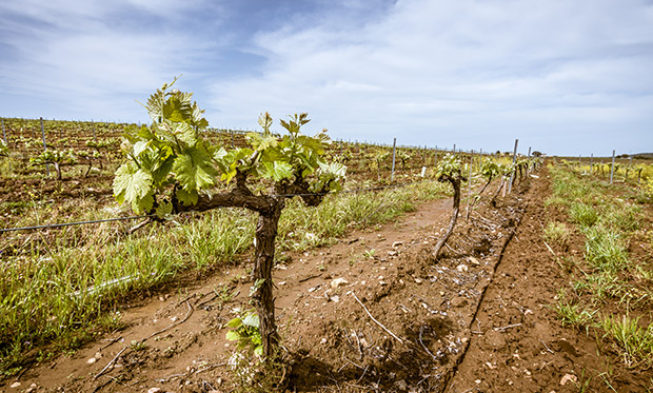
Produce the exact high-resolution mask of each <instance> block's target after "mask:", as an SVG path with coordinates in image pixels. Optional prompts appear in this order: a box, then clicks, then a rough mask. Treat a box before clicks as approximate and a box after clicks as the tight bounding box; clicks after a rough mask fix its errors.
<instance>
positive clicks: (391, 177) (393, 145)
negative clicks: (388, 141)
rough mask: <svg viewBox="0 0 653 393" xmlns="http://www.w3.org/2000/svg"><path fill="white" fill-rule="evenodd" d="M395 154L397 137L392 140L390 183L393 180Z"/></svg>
mask: <svg viewBox="0 0 653 393" xmlns="http://www.w3.org/2000/svg"><path fill="white" fill-rule="evenodd" d="M396 156H397V138H394V141H393V142H392V173H391V174H390V183H393V182H394V181H395V157H396Z"/></svg>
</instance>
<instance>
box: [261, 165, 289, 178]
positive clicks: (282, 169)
mask: <svg viewBox="0 0 653 393" xmlns="http://www.w3.org/2000/svg"><path fill="white" fill-rule="evenodd" d="M261 176H263V177H264V178H266V179H272V180H274V181H276V182H278V181H281V180H283V179H289V178H291V177H292V176H293V166H292V165H290V164H289V163H287V162H284V161H274V162H263V171H262V172H261Z"/></svg>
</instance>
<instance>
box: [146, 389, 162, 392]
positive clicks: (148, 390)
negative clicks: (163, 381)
mask: <svg viewBox="0 0 653 393" xmlns="http://www.w3.org/2000/svg"><path fill="white" fill-rule="evenodd" d="M160 391H161V388H149V389H147V393H159V392H160Z"/></svg>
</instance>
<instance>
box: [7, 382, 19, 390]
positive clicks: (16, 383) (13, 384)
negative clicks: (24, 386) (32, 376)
mask: <svg viewBox="0 0 653 393" xmlns="http://www.w3.org/2000/svg"><path fill="white" fill-rule="evenodd" d="M19 386H20V382H14V383H12V384H11V385H10V386H9V387H10V388H12V389H16V388H17V387H19Z"/></svg>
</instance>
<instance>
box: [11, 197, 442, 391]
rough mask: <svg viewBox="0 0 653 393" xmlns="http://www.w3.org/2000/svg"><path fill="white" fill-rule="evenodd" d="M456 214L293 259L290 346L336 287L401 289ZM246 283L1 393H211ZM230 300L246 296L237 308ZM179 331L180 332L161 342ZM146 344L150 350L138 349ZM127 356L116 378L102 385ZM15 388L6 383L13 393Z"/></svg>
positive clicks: (145, 315) (279, 275) (176, 301)
mask: <svg viewBox="0 0 653 393" xmlns="http://www.w3.org/2000/svg"><path fill="white" fill-rule="evenodd" d="M450 204H451V201H450V200H436V201H432V202H428V203H425V204H423V205H421V206H420V207H419V208H418V210H417V211H416V212H414V213H410V214H407V215H404V216H403V217H401V218H399V219H397V220H396V221H395V222H392V223H388V224H386V225H382V226H377V227H376V228H370V229H367V230H363V231H356V232H354V233H351V234H350V235H349V236H347V237H346V238H344V239H341V240H340V241H339V242H338V243H337V244H335V245H333V246H331V247H328V248H319V249H315V250H312V251H310V252H305V253H301V254H290V255H289V258H288V260H287V261H286V262H285V263H284V264H283V265H280V266H278V269H277V270H276V272H275V283H276V285H277V287H278V291H277V299H276V305H277V308H278V311H277V312H278V314H277V319H278V320H279V322H280V325H281V331H282V334H283V336H284V342H285V343H286V344H287V345H291V343H292V342H293V341H295V340H293V339H292V338H291V337H290V334H291V333H290V332H288V329H289V327H290V326H291V325H293V326H295V325H297V324H298V323H299V322H300V321H304V320H305V318H306V317H307V316H308V317H310V318H314V319H321V318H322V316H323V314H324V313H326V312H327V310H324V309H323V306H322V303H325V302H327V301H329V303H330V304H331V305H333V304H338V303H336V300H337V298H335V297H333V296H332V297H331V298H330V299H328V298H325V297H324V295H323V293H324V290H325V289H327V288H329V287H330V283H331V281H332V280H333V278H335V277H340V278H344V279H345V280H347V281H348V282H349V284H346V285H345V286H347V287H352V286H353V285H360V282H361V280H363V281H364V279H363V277H364V276H365V277H367V276H370V277H371V276H372V275H373V276H374V279H377V281H381V279H378V277H379V275H380V274H386V275H387V276H388V280H390V279H392V278H391V274H389V273H384V272H385V271H386V270H387V269H388V268H392V267H395V268H396V261H397V258H398V257H399V255H401V254H403V253H404V251H405V250H407V249H411V248H414V247H415V245H416V244H418V243H421V242H428V243H429V244H430V243H433V228H434V225H438V226H439V227H443V226H444V225H445V223H446V221H447V219H448V214H449V212H450V207H449V206H450ZM416 235H418V236H416ZM393 245H394V247H393ZM246 277H247V274H246V271H245V270H244V269H243V268H231V269H229V268H227V269H225V270H224V271H222V272H221V273H217V274H215V275H213V276H212V277H211V278H209V279H207V280H206V282H203V283H201V285H196V286H194V287H187V288H181V289H179V291H178V292H173V293H170V294H169V295H162V296H158V297H155V298H150V299H146V300H144V301H143V302H142V303H141V304H139V305H137V306H135V307H133V308H131V309H128V310H126V311H124V312H123V313H122V314H123V315H122V320H123V321H124V323H125V324H126V326H127V327H126V328H125V329H124V330H122V331H120V332H116V333H115V334H112V335H108V336H107V337H103V338H101V339H99V340H97V341H96V342H95V343H92V344H90V345H87V346H85V347H84V348H82V349H81V350H79V351H78V352H77V353H75V354H74V355H72V356H61V357H60V358H59V359H56V360H54V361H52V362H50V363H46V364H43V365H41V366H39V367H37V368H35V369H31V370H28V371H27V372H26V373H25V374H24V375H22V377H21V379H20V381H19V382H20V383H21V384H20V386H19V387H16V388H15V389H11V388H9V386H4V387H2V386H0V391H7V392H9V391H21V390H22V389H27V390H29V389H30V386H32V387H35V388H34V389H32V390H31V391H33V392H36V391H38V392H41V391H66V392H75V391H79V392H87V391H94V390H96V389H97V390H98V391H99V390H101V391H103V392H110V391H147V390H148V389H149V388H151V387H159V388H162V389H169V391H179V388H180V386H179V385H180V383H181V384H182V385H181V386H182V388H183V391H195V390H192V389H199V390H197V391H203V390H206V389H204V388H205V387H206V386H208V385H206V384H204V385H202V382H203V381H212V382H207V383H211V384H213V385H215V384H216V382H215V381H216V380H218V379H219V378H220V376H216V374H215V372H213V373H212V371H215V370H216V369H220V370H221V372H222V373H224V365H225V364H226V362H227V359H228V357H229V355H230V354H231V351H232V348H231V347H230V346H229V343H228V342H227V341H226V340H225V338H224V337H225V333H226V331H227V329H225V328H223V324H224V323H225V322H226V321H228V320H230V319H231V318H233V316H234V314H233V313H232V312H231V311H232V310H233V309H234V308H236V307H242V308H250V307H249V306H248V305H247V300H248V297H247V294H248V292H249V287H250V286H251V282H249V281H248V280H247V278H246ZM231 294H238V295H236V296H234V297H233V298H232V299H228V298H229V297H230V295H231ZM334 294H335V293H334ZM175 324H176V325H175ZM171 325H175V326H173V328H171V329H168V330H166V331H165V332H163V333H160V334H156V332H158V331H160V330H163V329H166V328H167V327H169V326H171ZM153 334H154V336H153V337H150V336H152V335H153ZM148 337H149V338H148ZM297 337H302V334H301V333H300V334H299V335H298V336H297ZM144 338H147V340H146V341H145V345H144V346H139V345H130V343H132V342H135V341H140V340H142V339H144ZM300 340H301V339H300ZM295 343H297V344H301V342H300V341H295ZM291 346H292V345H291ZM121 350H123V352H122V353H120V356H119V358H118V359H117V361H115V365H113V366H110V367H109V369H108V370H109V372H107V373H106V374H104V375H102V376H100V377H98V378H94V377H95V376H96V375H97V374H99V373H100V371H101V370H102V369H103V368H104V367H105V366H106V365H107V364H109V363H110V361H111V360H112V359H114V358H115V357H116V355H117V354H118V353H119V352H120V351H121ZM112 364H113V363H112ZM182 374H183V375H184V376H185V377H184V378H181V375H182ZM188 377H194V378H195V379H197V381H193V383H191V384H188V385H186V381H190V380H191V378H188ZM161 381H163V382H161ZM12 383H14V381H11V380H10V381H7V385H11V384H12ZM198 384H199V386H198ZM62 389H63V390H62ZM163 391H166V390H163Z"/></svg>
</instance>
